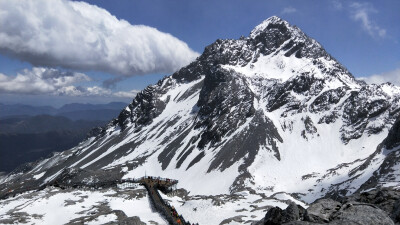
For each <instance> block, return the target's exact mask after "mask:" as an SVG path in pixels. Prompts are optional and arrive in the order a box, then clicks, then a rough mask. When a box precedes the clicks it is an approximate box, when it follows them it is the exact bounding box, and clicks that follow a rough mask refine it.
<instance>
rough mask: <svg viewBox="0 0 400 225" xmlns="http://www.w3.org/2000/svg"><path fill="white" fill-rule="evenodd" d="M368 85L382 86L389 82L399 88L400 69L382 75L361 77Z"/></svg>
mask: <svg viewBox="0 0 400 225" xmlns="http://www.w3.org/2000/svg"><path fill="white" fill-rule="evenodd" d="M360 79H362V80H364V81H365V82H367V83H368V84H382V83H386V82H390V83H392V84H394V85H397V86H400V68H398V69H395V70H393V71H389V72H386V73H382V74H375V75H371V76H369V77H361V78H360Z"/></svg>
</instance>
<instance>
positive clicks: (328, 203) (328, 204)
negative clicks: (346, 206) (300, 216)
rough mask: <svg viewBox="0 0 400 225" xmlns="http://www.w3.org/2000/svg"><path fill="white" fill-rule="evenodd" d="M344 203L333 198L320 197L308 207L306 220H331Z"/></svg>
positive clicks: (317, 221)
mask: <svg viewBox="0 0 400 225" xmlns="http://www.w3.org/2000/svg"><path fill="white" fill-rule="evenodd" d="M341 206H342V204H340V203H339V202H337V201H334V200H332V199H319V200H317V201H316V202H314V203H313V204H311V205H310V207H308V209H307V212H306V215H305V220H306V221H309V222H316V223H321V222H322V223H323V222H329V221H330V219H331V217H332V216H333V214H334V213H335V212H336V211H338V210H339V209H340V207H341Z"/></svg>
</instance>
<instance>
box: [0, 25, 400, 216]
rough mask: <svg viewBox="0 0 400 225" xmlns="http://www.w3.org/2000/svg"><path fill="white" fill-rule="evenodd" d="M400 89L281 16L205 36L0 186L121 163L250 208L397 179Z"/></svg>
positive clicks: (129, 170)
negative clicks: (97, 120)
mask: <svg viewBox="0 0 400 225" xmlns="http://www.w3.org/2000/svg"><path fill="white" fill-rule="evenodd" d="M399 99H400V88H399V87H396V86H394V85H392V84H390V83H385V84H381V85H375V84H374V85H367V84H366V83H364V82H362V81H358V80H356V79H355V78H354V77H353V76H352V74H351V73H350V72H349V71H348V70H347V69H346V68H345V67H344V66H343V65H341V64H340V63H339V62H338V61H336V60H335V59H334V58H333V57H332V56H331V55H329V53H327V52H326V51H325V49H324V48H323V47H322V46H321V44H319V43H318V42H317V41H315V40H314V39H312V38H310V37H308V36H307V35H306V34H304V33H303V32H302V31H301V30H300V29H299V28H297V27H296V26H292V25H290V24H289V23H288V22H286V21H284V20H282V19H280V18H278V17H271V18H269V19H267V20H265V21H264V22H262V23H261V24H260V25H258V26H257V27H255V28H254V29H253V30H252V31H251V33H250V35H249V36H248V37H243V38H240V39H239V40H217V41H216V42H214V43H213V44H211V45H209V46H207V47H206V48H205V50H204V52H203V54H202V55H201V56H199V57H198V58H197V59H196V60H195V61H194V62H192V63H191V64H189V65H188V66H186V67H183V68H181V69H180V70H179V71H177V72H176V73H174V74H172V75H171V76H167V77H165V78H164V79H162V80H160V81H159V82H158V83H157V84H155V85H151V86H148V87H147V88H146V89H144V90H143V91H142V92H140V93H139V94H137V96H136V97H135V99H134V100H133V101H132V103H131V104H130V105H128V106H127V107H126V108H125V109H124V110H122V112H121V113H120V115H119V116H118V118H116V119H114V120H113V121H111V122H110V123H109V124H108V125H107V127H105V128H104V129H103V130H101V131H99V132H94V133H93V136H92V137H91V138H89V139H88V140H86V141H85V142H82V143H81V144H80V145H78V146H76V147H75V148H73V149H71V150H69V151H65V152H62V153H56V154H54V156H53V157H50V158H48V159H45V160H42V161H38V162H35V163H32V164H30V165H27V166H26V167H25V168H22V169H21V170H20V171H15V172H14V173H12V174H10V175H8V176H7V177H5V178H3V180H2V181H1V183H2V185H1V186H0V188H1V191H6V190H8V189H9V188H10V187H12V188H13V189H15V188H21V187H26V186H32V185H38V186H40V185H42V184H45V183H48V182H51V181H53V180H55V179H57V177H58V176H60V175H61V174H65V173H66V171H67V172H68V171H85V172H82V173H79V172H75V173H73V174H71V177H74V176H75V177H78V178H79V179H82V180H83V179H87V180H91V179H92V180H93V177H92V176H94V175H93V174H94V173H95V172H88V171H99V170H102V171H105V170H108V169H112V171H119V173H118V176H119V177H123V178H134V177H141V176H143V175H145V174H147V175H155V176H162V177H169V178H173V179H178V180H179V187H180V188H184V189H186V190H187V191H190V194H191V195H192V196H194V195H198V196H220V195H225V196H227V195H232V194H235V195H240V196H244V197H243V198H242V199H248V201H245V200H243V201H242V204H247V206H249V205H251V204H252V203H253V204H254V202H253V201H255V200H256V199H257V198H253V197H254V196H258V197H259V198H260V196H261V199H263V200H264V201H267V200H266V199H269V200H270V199H281V200H282V199H283V200H285V199H291V200H294V198H296V199H298V200H301V201H304V202H306V203H309V202H312V201H314V200H315V199H317V198H320V197H322V196H325V195H329V196H338V195H348V194H351V193H353V192H356V191H357V190H358V191H360V190H359V188H360V187H361V188H364V189H367V188H371V187H376V186H393V185H399V181H400V174H399V172H398V171H399V170H398V167H399V163H398V160H397V159H398V157H399V153H398V152H399V151H398V149H399V148H398V147H397V146H398V143H397V142H394V141H387V140H388V139H390V136H395V135H394V134H393V132H394V133H396V132H397V130H398V129H399V128H398V127H397V128H396V129H397V130H396V131H391V132H392V133H391V135H389V137H388V134H389V130H390V128H391V127H392V126H393V124H394V123H395V121H396V119H397V118H398V117H399V112H400V101H399ZM386 137H388V138H386ZM385 138H386V141H385V142H384V140H385ZM389 142H390V143H391V144H390V145H389V144H388V143H389ZM389 156H390V158H389ZM388 161H390V162H388ZM385 163H386V164H388V165H389V164H390V168H391V169H387V168H388V167H387V166H386V167H385V166H384V165H386V164H385ZM77 169H79V170H77ZM96 174H97V173H96ZM105 174H107V173H105ZM95 179H109V177H108V175H104V176H103V177H102V176H98V174H97V176H96V178H95ZM372 184H373V185H372ZM371 185H372V186H371ZM279 193H280V194H279ZM277 194H279V195H280V197H277ZM246 196H247V197H246ZM249 196H253V197H249ZM293 197H294V198H293ZM188 199H190V197H186V200H188ZM250 199H251V200H250ZM197 200H198V199H197ZM269 200H268V201H269ZM171 201H173V200H171ZM192 201H194V202H195V201H196V199H192ZM199 201H200V200H199ZM201 201H203V200H201ZM235 201H236V200H234V201H233V202H235ZM261 202H262V201H261ZM271 204H272V203H271V202H269V205H271ZM272 205H273V204H272ZM192 206H193V210H194V208H195V207H198V206H199V205H196V204H195V203H188V204H187V205H185V206H181V207H180V210H181V211H183V212H184V213H185V212H187V213H189V212H191V211H190V210H192V208H190V207H192ZM185 207H188V208H185ZM185 210H186V211H185ZM198 213H202V212H200V211H199V212H198ZM243 214H246V213H244V212H243ZM247 214H249V215H250V214H251V212H250V210H249V211H248V212H247ZM247 214H246V215H247ZM261 214H262V211H261ZM261 214H260V215H261ZM264 214H265V212H264ZM184 215H185V214H184ZM221 216H222V217H223V216H225V215H222V214H221ZM199 218H200V217H199ZM254 218H259V217H254Z"/></svg>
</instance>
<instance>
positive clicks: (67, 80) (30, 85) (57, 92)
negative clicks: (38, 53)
mask: <svg viewBox="0 0 400 225" xmlns="http://www.w3.org/2000/svg"><path fill="white" fill-rule="evenodd" d="M91 80H92V79H91V78H90V77H88V76H87V75H86V74H83V73H76V72H68V71H60V70H57V69H51V68H43V67H34V68H32V69H31V70H28V69H25V70H23V71H21V72H20V73H17V75H16V76H7V75H5V74H2V73H0V94H17V95H21V94H22V95H40V94H45V95H53V96H72V97H79V96H86V97H90V96H91V97H96V96H103V97H116V98H133V97H134V96H135V95H136V93H137V92H138V91H137V90H132V91H128V92H124V91H119V92H113V91H112V90H111V89H108V88H103V87H98V86H92V87H82V86H80V85H79V84H81V83H82V82H87V81H91Z"/></svg>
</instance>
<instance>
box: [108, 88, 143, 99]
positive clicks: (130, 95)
mask: <svg viewBox="0 0 400 225" xmlns="http://www.w3.org/2000/svg"><path fill="white" fill-rule="evenodd" d="M138 92H140V91H139V90H131V91H119V92H115V93H114V96H115V97H120V98H134V97H135V96H136V94H137V93H138Z"/></svg>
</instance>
